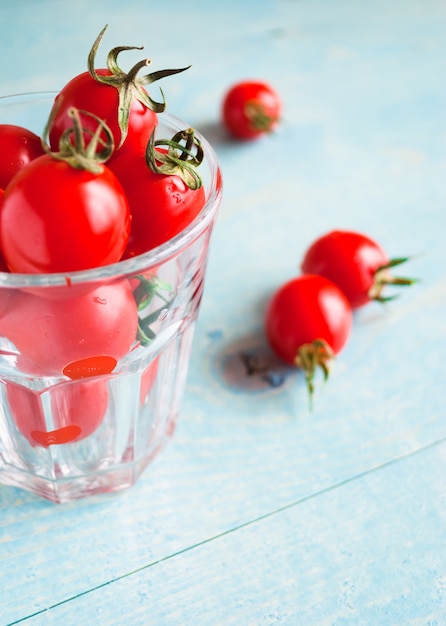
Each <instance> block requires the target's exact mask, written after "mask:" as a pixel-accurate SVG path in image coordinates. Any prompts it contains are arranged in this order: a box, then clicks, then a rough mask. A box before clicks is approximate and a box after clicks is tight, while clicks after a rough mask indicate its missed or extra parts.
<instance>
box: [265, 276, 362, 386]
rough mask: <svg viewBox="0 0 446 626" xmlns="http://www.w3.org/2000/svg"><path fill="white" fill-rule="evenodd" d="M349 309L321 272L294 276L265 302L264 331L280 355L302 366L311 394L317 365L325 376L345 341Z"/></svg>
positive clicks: (349, 323)
mask: <svg viewBox="0 0 446 626" xmlns="http://www.w3.org/2000/svg"><path fill="white" fill-rule="evenodd" d="M351 327H352V310H351V307H350V304H349V302H348V300H347V298H346V297H345V296H344V294H343V293H342V292H341V290H340V289H339V288H338V287H337V286H336V285H335V284H334V283H332V282H331V281H329V280H328V279H326V278H324V277H323V276H317V275H314V274H305V275H302V276H297V277H295V278H293V279H291V280H289V281H288V282H286V283H284V284H283V285H281V286H280V287H279V289H277V291H276V292H275V293H274V294H273V296H272V297H271V299H270V300H269V302H268V305H267V309H266V315H265V331H266V337H267V339H268V342H269V345H270V346H271V348H272V349H273V351H274V352H275V353H276V354H277V356H278V357H279V358H281V359H282V360H283V361H285V362H286V363H288V364H289V365H294V366H297V367H300V368H302V369H303V370H304V372H305V376H306V379H307V384H308V390H309V393H310V397H311V395H312V393H313V378H314V375H315V372H316V369H317V368H318V367H320V368H321V369H322V370H323V372H324V376H325V377H328V373H329V365H330V363H331V360H332V359H333V358H334V356H335V355H336V354H338V353H339V352H340V351H341V350H342V348H343V347H344V345H345V344H346V342H347V340H348V338H349V336H350V332H351Z"/></svg>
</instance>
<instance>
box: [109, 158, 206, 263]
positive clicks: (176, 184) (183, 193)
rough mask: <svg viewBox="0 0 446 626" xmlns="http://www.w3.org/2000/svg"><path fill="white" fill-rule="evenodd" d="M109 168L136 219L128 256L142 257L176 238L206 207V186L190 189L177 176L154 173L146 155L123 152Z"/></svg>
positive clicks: (128, 246) (131, 232)
mask: <svg viewBox="0 0 446 626" xmlns="http://www.w3.org/2000/svg"><path fill="white" fill-rule="evenodd" d="M157 150H159V151H160V152H162V151H163V149H162V148H157ZM109 167H110V169H111V170H112V171H113V172H114V173H115V174H116V177H117V178H118V179H119V180H120V182H121V184H122V186H123V188H124V191H125V193H126V196H127V199H128V202H129V206H130V213H131V216H132V225H131V231H130V237H129V242H128V245H127V249H126V251H125V253H124V256H125V257H132V256H136V255H138V254H142V253H144V252H147V251H148V250H151V249H153V248H155V247H156V246H159V245H161V244H163V243H165V242H166V241H168V240H169V239H172V237H175V235H178V234H179V233H180V232H181V231H182V230H184V229H185V228H186V226H188V225H189V224H190V223H191V222H192V221H193V220H194V219H195V217H196V216H197V215H198V214H199V213H200V211H201V209H202V208H203V206H204V204H205V200H206V198H205V191H204V188H203V187H202V186H201V187H199V188H198V189H190V188H189V187H188V186H187V185H186V183H185V182H184V181H183V180H182V178H180V176H178V175H177V174H159V173H157V172H153V171H152V170H151V169H150V168H149V167H148V166H147V164H146V161H145V158H144V157H143V156H139V155H131V156H130V155H127V154H125V153H123V154H121V155H119V156H117V157H116V158H115V159H113V160H112V161H111V162H110V164H109Z"/></svg>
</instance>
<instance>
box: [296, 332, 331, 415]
mask: <svg viewBox="0 0 446 626" xmlns="http://www.w3.org/2000/svg"><path fill="white" fill-rule="evenodd" d="M334 357H335V354H334V352H333V350H332V348H331V347H330V346H329V344H328V343H327V342H326V341H325V339H315V340H314V341H312V342H311V343H305V344H303V345H302V346H301V347H300V348H299V350H298V353H297V356H296V358H295V360H294V363H295V365H296V366H297V367H300V368H301V369H302V370H303V371H304V373H305V379H306V382H307V389H308V395H309V398H310V408H312V402H313V394H314V376H315V374H316V371H317V369H318V368H319V369H321V370H322V372H323V375H324V381H327V380H328V376H329V374H330V365H331V362H332V361H333V359H334Z"/></svg>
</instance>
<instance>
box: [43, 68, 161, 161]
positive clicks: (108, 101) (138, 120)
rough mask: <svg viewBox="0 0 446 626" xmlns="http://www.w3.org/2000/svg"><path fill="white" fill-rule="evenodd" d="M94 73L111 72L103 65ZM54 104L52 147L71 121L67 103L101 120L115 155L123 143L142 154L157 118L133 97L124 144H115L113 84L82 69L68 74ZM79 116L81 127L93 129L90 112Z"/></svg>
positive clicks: (115, 94) (117, 140) (116, 103)
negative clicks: (103, 122)
mask: <svg viewBox="0 0 446 626" xmlns="http://www.w3.org/2000/svg"><path fill="white" fill-rule="evenodd" d="M96 73H97V74H98V75H100V76H111V72H110V71H109V70H107V69H97V70H96ZM54 105H55V115H54V119H53V121H52V124H51V128H50V132H49V142H50V146H51V149H52V150H54V151H57V150H58V149H59V141H60V137H61V135H62V134H63V133H64V131H65V130H66V129H67V128H70V127H71V126H72V125H73V123H72V120H71V118H70V116H69V114H68V112H69V110H70V108H71V107H75V108H76V109H80V110H81V111H88V112H89V113H93V114H94V115H96V116H97V117H99V119H101V120H104V121H105V123H106V124H107V126H108V127H109V129H110V130H111V132H112V135H113V139H114V143H115V149H116V151H115V154H116V155H117V154H119V153H120V151H121V150H122V151H124V146H125V150H126V151H127V150H130V152H137V153H139V154H144V150H145V147H146V145H147V142H148V140H149V138H150V135H151V133H152V131H153V128H154V126H155V124H156V123H157V120H158V116H157V114H156V113H155V112H154V111H152V110H150V109H149V108H147V107H146V106H145V105H144V104H143V103H142V102H140V101H139V100H136V99H133V101H132V104H131V107H130V115H129V125H128V131H127V137H126V139H125V142H124V144H123V145H122V146H121V147H119V148H118V146H119V145H120V143H121V130H120V128H119V122H118V107H119V92H118V90H117V89H116V87H113V86H111V85H105V84H103V83H100V82H98V81H97V80H95V79H94V78H93V77H92V76H91V75H90V73H89V72H83V73H81V74H78V75H77V76H75V77H74V78H72V79H71V80H70V81H69V82H68V83H67V84H66V85H65V86H64V87H63V88H62V89H61V90H60V92H59V93H58V94H57V96H56V98H55V102H54ZM81 120H82V126H83V127H84V128H85V129H88V130H89V131H91V132H94V131H95V130H96V128H97V123H96V122H95V121H94V120H93V119H92V118H91V117H90V116H86V115H85V116H82V115H81ZM85 139H86V141H87V142H88V140H89V135H88V133H85ZM112 158H114V157H112Z"/></svg>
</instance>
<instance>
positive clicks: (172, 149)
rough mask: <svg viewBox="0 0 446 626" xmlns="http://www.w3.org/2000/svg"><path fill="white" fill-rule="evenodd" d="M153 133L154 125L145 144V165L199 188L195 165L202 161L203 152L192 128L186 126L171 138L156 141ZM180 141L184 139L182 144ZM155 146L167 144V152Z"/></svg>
mask: <svg viewBox="0 0 446 626" xmlns="http://www.w3.org/2000/svg"><path fill="white" fill-rule="evenodd" d="M155 133H156V127H154V129H153V131H152V134H151V136H150V139H149V142H148V144H147V149H146V162H147V166H148V167H150V169H151V170H152V171H153V172H155V173H157V174H165V175H172V174H175V175H176V176H179V177H180V178H181V180H182V181H183V182H184V183H185V184H186V185H187V186H188V187H189V189H192V190H196V189H199V188H200V187H201V186H202V184H203V183H202V180H201V176H200V175H199V174H198V172H197V167H198V166H199V165H200V163H202V161H203V158H204V152H203V148H202V145H201V142H200V140H199V139H198V137H197V136H196V135H195V131H194V129H193V128H187V129H186V130H182V131H179V132H178V133H176V134H175V135H174V136H173V137H172V139H158V140H156V141H155ZM180 141H184V142H185V143H184V145H183V144H181V143H180ZM156 146H167V148H168V149H167V152H161V151H159V150H157V149H156Z"/></svg>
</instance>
